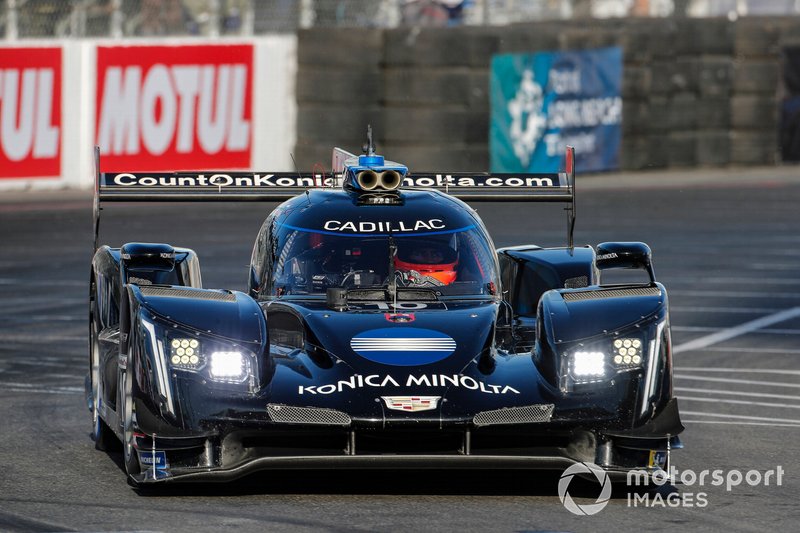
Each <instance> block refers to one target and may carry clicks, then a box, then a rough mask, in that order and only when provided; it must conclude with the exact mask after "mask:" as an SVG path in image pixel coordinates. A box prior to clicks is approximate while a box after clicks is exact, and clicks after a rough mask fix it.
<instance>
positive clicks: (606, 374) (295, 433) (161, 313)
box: [87, 143, 683, 484]
mask: <svg viewBox="0 0 800 533" xmlns="http://www.w3.org/2000/svg"><path fill="white" fill-rule="evenodd" d="M370 144H371V143H370ZM566 162H567V164H566V169H567V170H566V172H562V173H554V174H521V175H509V174H469V173H461V174H458V173H450V174H445V173H440V174H435V173H413V174H412V173H410V172H409V171H408V169H407V168H406V167H405V166H403V165H400V164H397V163H393V162H390V161H386V160H384V158H383V157H381V156H379V155H376V154H375V153H374V150H373V149H372V148H371V147H370V148H369V149H368V150H367V153H366V154H365V155H362V156H355V155H353V154H349V153H347V152H345V151H343V150H340V149H335V150H334V158H333V169H332V172H331V173H330V174H288V173H172V174H152V173H148V174H142V173H114V174H100V173H98V180H97V194H96V201H95V249H96V252H95V255H94V258H93V260H92V269H91V278H90V284H91V288H90V300H91V301H90V305H91V315H90V347H91V349H90V360H89V363H90V365H89V366H90V372H89V375H88V377H87V397H88V402H89V407H90V410H91V413H92V418H93V422H94V430H93V436H94V439H95V442H96V444H97V447H98V448H101V449H103V448H105V447H107V446H110V445H113V444H115V443H116V444H117V445H118V442H117V441H121V442H122V445H123V449H124V458H125V467H126V469H127V472H128V474H129V476H130V479H131V481H132V482H134V483H136V484H141V483H153V482H168V481H183V480H185V481H201V480H232V479H236V478H238V477H241V476H243V475H245V474H248V473H250V472H253V471H256V470H262V469H278V468H281V469H285V468H300V469H308V468H330V467H344V468H396V467H411V468H471V467H476V468H549V469H563V468H564V467H567V466H569V465H570V464H573V463H575V462H593V463H596V464H598V465H600V466H601V467H602V468H603V469H605V470H606V471H608V472H610V473H612V474H624V473H625V472H627V471H629V470H632V469H648V470H649V471H655V470H656V469H659V468H667V467H668V466H669V465H668V461H669V451H670V450H671V449H672V448H675V447H680V441H679V440H678V437H677V435H678V434H679V433H680V432H681V431H682V430H683V427H682V425H681V422H680V418H679V415H678V408H677V403H676V400H675V398H674V397H673V393H672V358H671V343H670V334H669V315H668V304H667V294H666V291H665V289H664V287H663V286H662V285H661V284H659V283H657V282H656V280H655V276H654V274H653V268H652V265H651V258H650V250H649V248H648V247H647V246H646V245H645V244H642V243H631V242H610V243H603V244H600V245H598V246H597V248H596V249H593V248H592V247H590V246H575V245H574V244H573V242H572V231H573V227H574V221H575V218H574V215H575V210H574V199H575V190H574V172H573V162H574V155H573V152H572V151H571V150H568V152H567V160H566ZM286 198H289V199H288V200H286V201H285V202H284V203H282V204H281V205H280V206H279V207H278V208H277V209H275V211H273V212H272V213H271V214H270V215H269V216H268V217H267V219H266V220H265V222H264V224H263V225H262V226H261V229H260V230H259V231H258V234H257V236H256V240H255V245H254V247H253V255H252V261H251V264H250V270H249V272H250V276H249V281H248V291H247V293H242V292H237V291H230V290H220V289H205V288H202V287H201V283H200V267H199V262H198V257H197V255H196V254H195V253H194V252H193V251H192V250H189V249H186V248H179V247H174V246H171V245H169V244H154V243H127V244H124V245H123V246H121V247H119V248H112V247H109V246H99V247H98V246H97V233H98V228H99V205H100V203H101V202H108V201H156V200H166V201H176V200H192V201H214V200H222V201H231V200H235V201H238V200H241V201H247V200H276V199H286ZM459 198H461V199H459ZM462 199H463V200H466V201H486V200H491V201H545V202H566V203H567V204H568V227H569V231H568V237H567V243H566V245H565V246H564V247H559V248H541V247H538V246H535V245H530V244H527V245H522V246H515V247H511V248H503V249H500V250H496V249H495V247H494V245H493V244H492V240H491V238H490V237H489V234H488V233H487V231H486V228H485V227H484V225H483V223H482V222H481V220H480V219H479V218H478V216H477V213H476V212H475V211H474V210H473V209H472V208H471V207H470V206H469V205H468V204H467V203H465V202H464V201H462ZM612 269H641V270H643V271H644V272H646V273H647V275H646V276H644V278H643V281H641V282H637V283H625V284H603V283H602V275H604V274H605V273H606V271H608V270H612Z"/></svg>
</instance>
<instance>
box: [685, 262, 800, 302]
mask: <svg viewBox="0 0 800 533" xmlns="http://www.w3.org/2000/svg"><path fill="white" fill-rule="evenodd" d="M795 268H797V266H796V265H795ZM670 294H672V295H676V296H688V297H696V296H703V297H706V298H709V297H710V298H779V299H782V300H783V299H792V300H797V299H800V292H780V293H778V292H776V293H772V292H770V293H766V292H763V291H689V290H672V291H670Z"/></svg>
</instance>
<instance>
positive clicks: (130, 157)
mask: <svg viewBox="0 0 800 533" xmlns="http://www.w3.org/2000/svg"><path fill="white" fill-rule="evenodd" d="M252 80H253V47H252V45H196V46H186V45H183V46H108V47H105V46H100V47H98V48H97V104H96V105H97V108H96V109H97V112H96V115H95V116H96V124H95V126H96V129H95V131H96V143H97V145H98V146H99V147H100V157H101V165H102V168H103V170H105V171H129V170H130V169H136V170H137V171H163V170H197V169H211V168H213V169H219V170H222V169H233V168H248V167H250V164H251V163H250V155H251V148H252V137H253V136H252V84H253V83H252Z"/></svg>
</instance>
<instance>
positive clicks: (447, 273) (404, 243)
mask: <svg viewBox="0 0 800 533" xmlns="http://www.w3.org/2000/svg"><path fill="white" fill-rule="evenodd" d="M394 266H395V268H396V269H397V270H401V271H412V270H413V271H416V272H419V274H420V275H422V276H428V277H431V278H434V279H435V280H437V281H439V282H440V283H441V284H442V285H449V284H451V283H453V282H454V281H455V280H456V266H458V252H457V251H455V250H454V249H453V248H452V247H450V246H449V245H448V244H446V243H443V242H437V241H434V240H427V239H407V238H404V239H398V240H397V256H396V257H395V260H394Z"/></svg>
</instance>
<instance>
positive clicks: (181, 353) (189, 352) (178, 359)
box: [169, 338, 205, 370]
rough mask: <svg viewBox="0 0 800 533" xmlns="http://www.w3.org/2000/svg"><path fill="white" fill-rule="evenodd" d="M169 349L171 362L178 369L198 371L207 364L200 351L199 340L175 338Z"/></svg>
mask: <svg viewBox="0 0 800 533" xmlns="http://www.w3.org/2000/svg"><path fill="white" fill-rule="evenodd" d="M169 348H170V355H169V362H170V363H172V366H174V367H176V368H182V369H185V370H197V369H199V368H201V367H202V366H203V363H205V360H204V358H203V354H202V353H201V351H200V341H198V340H197V339H186V338H174V339H172V340H171V341H170V343H169Z"/></svg>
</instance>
